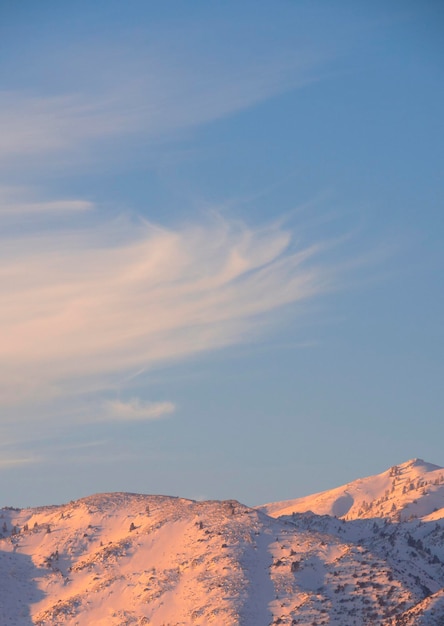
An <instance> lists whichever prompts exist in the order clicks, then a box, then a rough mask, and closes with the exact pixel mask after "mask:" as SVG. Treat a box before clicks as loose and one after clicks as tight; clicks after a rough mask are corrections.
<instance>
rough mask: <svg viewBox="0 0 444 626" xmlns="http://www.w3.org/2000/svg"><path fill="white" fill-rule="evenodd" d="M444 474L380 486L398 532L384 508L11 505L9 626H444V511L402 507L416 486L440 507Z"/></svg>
mask: <svg viewBox="0 0 444 626" xmlns="http://www.w3.org/2000/svg"><path fill="white" fill-rule="evenodd" d="M441 470H442V468H439V466H433V465H432V464H426V463H425V462H424V461H420V460H413V461H408V462H407V463H405V464H401V465H398V466H393V467H392V468H390V469H389V470H387V471H386V472H383V473H382V474H380V475H376V476H377V477H381V476H382V479H381V478H378V480H379V481H380V482H381V481H382V482H384V481H386V480H388V481H389V484H390V485H393V483H394V490H393V492H392V493H390V492H389V494H388V495H389V496H390V495H393V494H394V495H396V497H398V495H399V494H400V500H399V501H400V503H401V504H402V505H403V507H404V508H402V510H401V513H402V512H404V513H405V515H404V517H405V518H406V519H402V517H403V515H401V516H400V520H399V521H397V519H396V516H390V515H384V516H378V515H376V513H377V512H378V511H379V510H380V508H381V506H382V509H383V510H385V509H384V507H385V504H386V502H385V501H384V502H383V503H379V504H377V505H376V504H372V506H371V507H370V510H371V512H372V515H367V513H368V511H366V512H365V515H361V516H355V517H354V518H353V519H345V518H346V516H347V515H350V513H349V512H350V511H351V510H352V508H349V512H348V513H346V514H345V515H344V516H342V518H340V517H338V516H337V517H335V516H333V515H326V514H319V513H314V512H308V511H294V510H293V511H291V512H287V513H286V514H282V515H278V508H276V509H275V510H274V511H273V512H272V515H268V514H267V512H266V511H264V510H262V507H255V508H251V507H248V506H246V505H244V504H242V503H240V502H238V501H236V500H225V501H218V500H212V501H202V502H200V501H195V500H189V499H186V498H180V497H170V496H164V495H144V494H137V493H127V492H115V493H113V492H110V493H99V494H92V495H90V496H86V497H84V498H81V499H79V500H75V501H71V502H69V503H66V504H63V505H49V506H44V507H37V508H31V509H14V508H10V507H5V508H3V509H1V510H0V529H1V532H0V535H1V536H0V577H1V580H2V581H3V588H4V593H3V594H1V596H0V623H1V624H5V625H11V626H13V625H17V626H31V625H32V626H58V625H60V626H61V625H65V624H66V625H70V626H90V625H91V624H94V626H146V625H150V626H173V625H174V626H179V625H180V626H185V625H187V626H189V625H190V624H196V625H197V626H204V625H205V626H207V625H208V626H210V625H212V626H214V625H216V626H219V625H220V626H237V625H239V626H269V625H272V624H273V625H275V624H287V625H292V626H293V625H295V624H298V625H306V626H313V624H316V625H317V626H323V625H327V624H328V625H329V626H330V625H333V626H344V624H346V625H347V626H362V625H365V624H368V625H370V624H371V625H372V626H378V625H380V626H413V625H415V626H416V625H421V626H439V625H442V624H443V623H444V515H443V514H442V513H443V511H442V510H441V509H438V510H437V511H435V512H434V515H435V518H433V519H431V518H430V513H426V514H424V515H422V516H421V515H419V514H418V516H417V517H410V518H408V517H407V513H408V511H409V509H408V506H410V504H411V502H410V501H409V502H407V500H406V499H405V500H403V499H402V498H403V497H404V496H406V493H404V494H403V493H402V489H403V487H404V486H405V485H407V484H410V483H411V481H412V479H414V481H413V484H414V487H413V489H412V490H411V491H412V492H413V491H414V492H415V494H416V499H417V509H418V505H421V502H426V503H427V498H430V497H431V496H432V497H433V498H435V499H436V498H437V497H438V495H439V497H441V496H440V494H441V488H442V484H441V482H438V483H437V484H436V485H435V484H434V483H433V480H435V479H436V477H438V478H439V477H440V474H439V472H440V471H441ZM437 472H438V474H437ZM443 473H444V470H443ZM386 474H387V476H386ZM431 479H433V480H432V482H429V481H430V480H431ZM359 480H360V481H361V483H360V485H361V488H362V485H364V487H366V489H367V491H366V492H365V493H367V492H368V490H369V489H370V487H371V486H372V485H373V487H374V486H375V485H376V486H378V490H377V491H375V492H374V494H373V495H374V496H375V498H376V499H375V500H374V502H377V501H378V500H379V498H380V495H379V494H380V488H381V485H382V483H381V485H380V484H379V483H378V480H377V481H376V482H375V477H368V478H367V479H359ZM366 480H367V482H366ZM362 481H363V483H362ZM369 481H370V482H369ZM408 481H410V482H408ZM418 481H419V482H420V483H421V482H424V483H425V481H427V484H424V485H423V486H421V485H420V486H419V487H418V484H417V483H418ZM356 482H358V481H352V483H348V491H350V492H352V491H353V488H352V487H351V486H353V485H355V483H356ZM384 484H385V483H384ZM344 487H345V486H343V488H344ZM355 487H356V485H355ZM435 487H436V489H435ZM343 488H342V489H343ZM337 489H341V488H337ZM390 489H391V487H390ZM424 489H425V491H426V493H422V491H421V490H424ZM332 491H333V492H334V491H335V490H330V492H322V493H323V494H328V493H330V496H331V492H332ZM364 491H365V490H364ZM438 492H439V493H438ZM340 493H342V492H340ZM437 494H438V495H437ZM318 495H319V494H314V496H313V497H316V496H318ZM333 495H335V494H333ZM408 496H409V497H410V490H409V492H408ZM331 497H333V496H331ZM337 497H340V496H338V495H337V494H336V499H337ZM287 502H288V501H287ZM291 502H294V501H291ZM329 502H330V503H331V498H330V501H329ZM277 504H278V505H279V504H282V503H277ZM404 505H405V506H404ZM264 506H269V505H264ZM287 508H288V507H287ZM420 509H421V506H419V509H418V512H420V511H419V510H420ZM428 509H429V506H428V504H427V506H424V507H423V510H424V511H426V512H427V511H428ZM406 511H407V513H406ZM373 514H374V515H373Z"/></svg>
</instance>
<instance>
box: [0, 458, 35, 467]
mask: <svg viewBox="0 0 444 626" xmlns="http://www.w3.org/2000/svg"><path fill="white" fill-rule="evenodd" d="M40 461H41V459H40V458H39V457H11V458H7V457H6V458H5V457H4V458H2V459H0V469H8V468H12V467H20V466H21V465H32V464H34V463H39V462H40Z"/></svg>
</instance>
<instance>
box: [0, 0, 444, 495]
mask: <svg viewBox="0 0 444 626" xmlns="http://www.w3.org/2000/svg"><path fill="white" fill-rule="evenodd" d="M443 28H444V9H443V5H442V3H441V2H438V1H436V2H432V1H422V2H419V1H416V2H411V1H409V0H404V1H402V2H401V1H399V2H398V1H394V2H390V3H387V2H380V1H375V2H372V3H366V2H355V1H353V2H351V1H342V0H338V1H337V2H332V3H324V2H313V1H312V0H310V1H308V0H301V1H296V0H294V1H284V0H278V1H276V2H265V1H263V0H255V2H249V1H248V0H246V1H245V2H242V3H239V2H234V1H231V0H228V1H226V2H217V1H214V2H203V1H201V0H196V1H194V2H192V3H185V2H179V1H177V0H172V1H171V2H168V3H165V2H143V1H142V0H131V1H130V2H117V1H116V0H107V1H106V2H102V1H99V0H97V1H96V2H86V1H84V0H79V1H78V2H75V3H60V2H55V1H53V0H47V1H46V2H44V3H35V2H30V1H29V0H24V1H23V2H20V3H17V2H11V1H8V0H5V1H4V2H2V6H1V8H0V42H1V43H0V50H1V53H0V299H1V306H0V374H1V376H0V445H1V454H0V487H1V494H2V504H1V505H2V506H6V505H9V506H20V507H25V506H35V505H43V504H56V503H62V502H66V501H69V500H72V499H76V498H79V497H82V496H86V495H89V494H92V493H97V492H107V491H130V492H140V493H148V494H159V493H160V494H167V495H177V496H182V497H187V498H193V499H225V498H235V499H238V500H240V501H242V502H244V503H246V504H248V505H257V504H262V503H265V502H270V501H277V500H283V499H287V498H296V497H299V496H303V495H307V494H310V493H314V492H317V491H321V490H324V489H329V488H332V487H334V486H337V485H340V484H343V483H345V482H348V481H351V480H354V479H355V478H358V477H360V476H366V475H370V474H374V473H379V472H381V471H384V470H385V469H387V468H388V467H390V466H391V465H394V464H396V463H401V462H404V461H406V460H408V459H410V458H415V457H420V458H424V459H426V460H428V461H430V462H433V463H436V464H438V465H444V454H443V450H442V441H443V439H444V419H443V412H442V408H443V405H444V402H443V401H444V385H443V384H442V381H443V378H444V367H443V334H444V333H443V319H444V289H443V274H444V247H443V245H442V240H443V236H444V220H443V205H444V203H443V200H444V186H443V176H442V174H443V165H444V141H443V135H444V132H443V130H444V129H443V114H442V112H443V111H444V81H443V78H444V44H443V39H442V32H443Z"/></svg>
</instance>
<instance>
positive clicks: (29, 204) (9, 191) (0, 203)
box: [0, 185, 94, 216]
mask: <svg viewBox="0 0 444 626" xmlns="http://www.w3.org/2000/svg"><path fill="white" fill-rule="evenodd" d="M92 209H94V203H93V202H90V201H88V200H79V199H72V198H71V199H69V198H59V199H55V200H54V199H52V200H35V197H34V194H33V193H32V192H31V190H30V189H27V188H25V187H6V186H2V185H0V215H5V216H7V215H26V214H38V213H40V214H55V213H71V212H74V213H76V212H83V211H91V210H92Z"/></svg>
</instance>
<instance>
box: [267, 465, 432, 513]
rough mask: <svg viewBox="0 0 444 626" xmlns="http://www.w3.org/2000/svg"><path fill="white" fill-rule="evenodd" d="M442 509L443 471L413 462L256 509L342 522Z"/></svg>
mask: <svg viewBox="0 0 444 626" xmlns="http://www.w3.org/2000/svg"><path fill="white" fill-rule="evenodd" d="M443 505H444V469H443V468H442V467H440V466H439V465H434V464H433V463H428V462H426V461H424V460H423V459H419V458H414V459H410V460H409V461H406V462H404V463H401V464H400V465H393V466H392V467H390V468H389V469H388V470H386V471H385V472H382V473H381V474H376V475H374V476H368V477H366V478H360V479H358V480H355V481H352V482H350V483H347V484H346V485H342V486H341V487H336V488H334V489H330V490H329V491H323V492H321V493H316V494H314V495H311V496H306V497H303V498H297V499H295V500H287V501H284V502H274V503H270V504H266V505H264V506H262V507H258V508H260V509H261V510H262V511H264V512H266V513H267V514H268V515H271V516H273V517H279V516H281V515H290V514H292V513H303V512H306V511H311V512H313V513H317V514H318V515H332V516H334V517H339V518H342V519H357V518H373V517H384V518H391V519H394V520H398V521H401V520H405V519H411V518H415V517H424V516H427V515H430V514H432V513H436V511H439V510H440V509H441V508H442V507H443Z"/></svg>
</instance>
